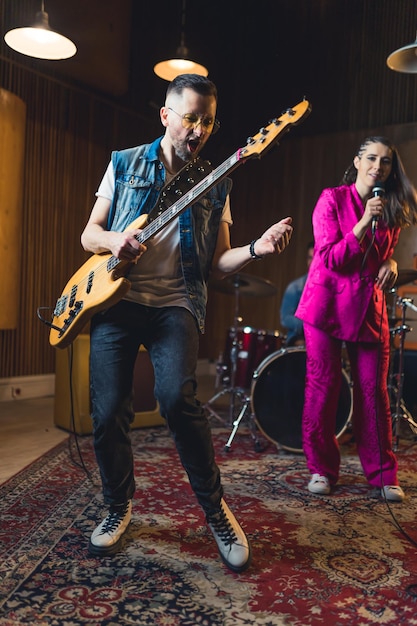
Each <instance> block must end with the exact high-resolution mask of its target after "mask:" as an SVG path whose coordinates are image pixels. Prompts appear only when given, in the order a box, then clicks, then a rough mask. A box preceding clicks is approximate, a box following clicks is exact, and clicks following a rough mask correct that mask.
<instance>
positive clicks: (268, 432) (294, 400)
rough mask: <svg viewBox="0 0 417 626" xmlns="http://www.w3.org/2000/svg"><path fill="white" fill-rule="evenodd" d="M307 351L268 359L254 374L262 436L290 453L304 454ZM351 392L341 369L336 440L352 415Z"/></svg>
mask: <svg viewBox="0 0 417 626" xmlns="http://www.w3.org/2000/svg"><path fill="white" fill-rule="evenodd" d="M305 375H306V351H305V348H304V347H294V348H287V349H285V350H279V351H278V352H274V354H271V355H269V356H268V357H267V358H266V359H264V360H263V361H262V363H261V364H260V365H259V367H258V368H257V369H256V370H255V372H254V374H253V379H252V386H251V408H252V415H253V416H254V418H255V422H256V424H257V426H258V428H259V430H260V431H261V432H262V433H263V435H264V436H265V437H266V438H267V439H269V440H270V441H272V442H273V443H275V444H278V445H279V446H280V447H282V448H284V449H286V450H290V451H291V452H303V446H302V435H301V420H302V414H303V405H304V387H305ZM352 404H353V403H352V389H351V386H350V383H349V378H348V376H347V374H346V372H345V370H344V369H342V385H341V389H340V397H339V404H338V407H337V416H336V437H340V435H342V434H343V432H344V431H345V430H346V427H347V425H348V424H349V421H350V418H351V415H352Z"/></svg>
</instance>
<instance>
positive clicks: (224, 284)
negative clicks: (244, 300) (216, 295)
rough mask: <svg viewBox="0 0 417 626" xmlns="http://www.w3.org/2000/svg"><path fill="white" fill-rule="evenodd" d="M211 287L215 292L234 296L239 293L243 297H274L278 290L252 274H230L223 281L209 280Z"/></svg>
mask: <svg viewBox="0 0 417 626" xmlns="http://www.w3.org/2000/svg"><path fill="white" fill-rule="evenodd" d="M208 286H209V287H212V288H213V289H214V291H219V292H220V293H226V294H230V295H233V294H235V293H236V292H238V294H239V295H242V296H258V297H264V296H273V295H274V294H275V293H276V292H277V288H276V287H275V285H274V284H273V283H271V281H269V280H266V278H259V277H258V276H253V275H252V274H242V273H239V274H230V275H229V276H226V277H225V278H222V279H211V280H209V284H208Z"/></svg>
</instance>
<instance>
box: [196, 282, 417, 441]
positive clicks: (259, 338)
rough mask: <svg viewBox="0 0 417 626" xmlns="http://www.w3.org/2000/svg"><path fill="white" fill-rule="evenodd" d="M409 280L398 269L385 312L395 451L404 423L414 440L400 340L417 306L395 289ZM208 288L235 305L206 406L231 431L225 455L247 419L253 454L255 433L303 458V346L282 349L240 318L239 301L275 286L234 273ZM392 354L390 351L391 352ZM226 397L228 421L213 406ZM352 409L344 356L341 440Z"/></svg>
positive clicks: (271, 334) (278, 337) (277, 337)
mask: <svg viewBox="0 0 417 626" xmlns="http://www.w3.org/2000/svg"><path fill="white" fill-rule="evenodd" d="M413 281H417V270H399V274H398V278H397V282H396V284H395V287H394V288H393V289H391V290H390V293H391V294H392V295H393V303H392V305H391V307H389V308H388V316H389V320H390V336H391V345H392V346H394V338H395V337H398V338H399V349H398V364H397V367H396V371H394V359H393V358H390V369H389V379H388V390H389V393H390V402H391V413H392V421H393V434H394V435H395V439H396V445H397V446H398V442H399V438H400V425H401V423H403V422H406V424H407V426H408V427H409V429H410V430H411V431H412V433H413V435H417V423H416V422H415V421H414V419H413V417H412V415H411V414H410V412H409V410H408V409H407V407H406V406H405V403H404V400H403V397H402V392H403V381H404V341H405V335H406V333H407V332H409V331H410V330H411V328H410V327H409V326H408V325H407V324H406V323H405V322H406V310H407V309H411V310H413V311H414V312H417V306H415V305H414V304H413V302H412V300H411V299H410V298H401V297H399V296H398V295H397V288H398V287H400V286H402V285H406V284H407V283H410V282H413ZM210 286H211V288H213V289H214V290H216V291H219V292H221V293H225V294H228V295H233V296H234V300H235V308H234V317H233V325H232V326H231V327H230V329H229V330H228V332H227V336H226V341H225V350H224V352H223V353H222V355H221V356H220V358H219V360H218V362H217V367H216V372H217V376H216V383H215V389H216V390H217V389H219V387H220V386H221V387H222V388H221V389H220V390H219V391H216V393H215V394H214V396H213V397H212V398H210V400H208V402H207V403H206V404H205V405H204V407H205V409H206V410H207V412H208V414H209V417H214V418H215V419H217V420H218V421H220V422H221V423H223V424H226V425H229V426H232V431H231V433H230V436H229V439H228V441H227V443H226V444H225V450H226V451H229V450H230V447H231V445H232V441H233V439H234V437H235V435H236V432H237V430H238V428H239V426H240V424H241V422H242V420H243V419H244V418H248V419H249V427H250V432H251V436H252V438H253V440H254V445H255V449H257V450H261V449H262V444H261V442H260V439H259V437H258V434H257V433H258V432H260V433H261V434H262V435H263V436H264V437H265V438H266V439H268V440H270V441H271V442H272V443H274V444H275V445H277V447H278V448H282V449H284V450H288V451H290V452H300V453H301V452H302V451H303V450H302V434H301V420H302V411H303V404H304V385H305V371H306V351H305V348H304V346H296V347H288V348H286V347H285V336H283V335H282V334H280V333H279V332H278V331H277V330H273V331H268V330H259V329H256V328H253V327H251V326H244V325H242V317H241V316H240V313H239V306H240V297H241V296H249V297H256V298H262V297H268V296H272V295H274V294H275V293H276V287H275V286H274V285H273V284H272V283H271V282H270V281H268V280H266V279H263V278H259V277H256V276H253V275H250V274H244V273H237V274H233V275H230V276H228V277H226V278H224V279H223V280H218V281H217V280H215V281H214V280H213V281H210V282H209V287H210ZM387 306H388V305H387ZM398 308H400V309H401V318H400V319H399V318H398V317H397V315H396V313H397V311H398ZM398 322H401V323H400V325H397V324H398ZM392 324H394V325H392ZM397 343H398V342H397ZM391 349H392V350H393V347H392V348H391ZM343 353H344V351H343ZM225 395H226V396H228V397H229V406H228V419H227V420H225V419H224V417H222V416H221V415H220V413H219V411H218V409H217V407H216V403H218V401H219V400H220V399H221V398H222V397H223V396H225ZM352 410H353V394H352V381H351V378H350V373H349V363H348V360H347V359H346V358H345V356H343V357H342V367H341V390H340V395H339V402H338V408H337V415H336V430H335V436H336V438H339V437H341V435H342V434H343V433H344V432H345V431H346V429H347V428H348V426H349V425H350V421H351V416H352Z"/></svg>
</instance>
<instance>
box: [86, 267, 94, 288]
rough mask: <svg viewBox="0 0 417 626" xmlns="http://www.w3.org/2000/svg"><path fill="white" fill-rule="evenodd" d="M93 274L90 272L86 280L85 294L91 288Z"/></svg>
mask: <svg viewBox="0 0 417 626" xmlns="http://www.w3.org/2000/svg"><path fill="white" fill-rule="evenodd" d="M93 280H94V272H90V273H89V275H88V278H87V293H90V291H91V289H92V288H93Z"/></svg>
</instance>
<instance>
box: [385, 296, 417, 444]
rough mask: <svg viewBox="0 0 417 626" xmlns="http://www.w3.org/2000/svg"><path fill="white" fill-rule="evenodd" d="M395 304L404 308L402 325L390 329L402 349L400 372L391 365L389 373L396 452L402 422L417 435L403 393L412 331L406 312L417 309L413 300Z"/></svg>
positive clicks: (400, 351) (399, 351)
mask: <svg viewBox="0 0 417 626" xmlns="http://www.w3.org/2000/svg"><path fill="white" fill-rule="evenodd" d="M395 304H396V305H397V306H399V307H401V308H402V315H401V325H400V326H396V327H394V328H391V329H390V333H391V336H392V337H394V335H399V337H400V347H399V350H398V372H397V373H396V374H394V373H393V366H392V364H391V365H390V373H389V384H388V389H389V390H391V391H392V392H393V395H394V397H395V408H394V412H393V413H392V422H393V431H394V429H395V431H394V432H395V447H394V449H395V450H398V445H399V440H400V425H401V420H405V421H406V422H407V424H408V426H409V427H410V429H411V431H412V432H413V433H414V435H417V423H416V422H415V421H414V419H413V417H412V416H411V413H410V412H409V411H408V409H407V408H406V406H405V403H404V400H403V397H402V393H403V386H404V342H405V334H406V333H408V332H409V331H410V330H411V329H410V327H409V326H407V324H406V323H405V312H406V309H407V307H408V308H410V309H412V310H413V311H415V312H417V307H416V306H414V304H413V301H412V300H411V298H397V299H396V300H395Z"/></svg>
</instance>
